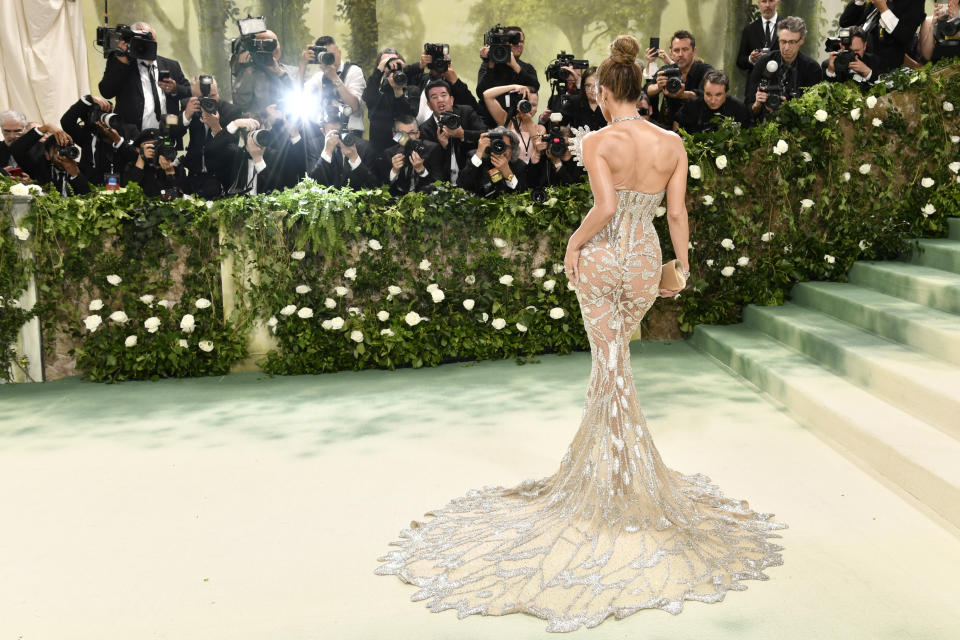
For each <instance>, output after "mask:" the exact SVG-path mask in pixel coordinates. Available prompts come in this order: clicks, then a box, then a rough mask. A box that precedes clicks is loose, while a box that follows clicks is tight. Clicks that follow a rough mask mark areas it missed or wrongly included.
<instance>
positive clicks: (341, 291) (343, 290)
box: [333, 287, 349, 298]
mask: <svg viewBox="0 0 960 640" xmlns="http://www.w3.org/2000/svg"><path fill="white" fill-rule="evenodd" d="M333 292H334V293H336V294H337V295H338V296H340V297H341V298H342V297H343V296H345V295H347V294H348V293H349V290H348V289H347V288H346V287H335V288H334V289H333Z"/></svg>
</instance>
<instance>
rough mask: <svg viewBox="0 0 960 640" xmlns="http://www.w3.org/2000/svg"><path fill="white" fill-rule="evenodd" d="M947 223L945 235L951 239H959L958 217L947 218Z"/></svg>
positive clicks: (959, 223)
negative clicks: (947, 229)
mask: <svg viewBox="0 0 960 640" xmlns="http://www.w3.org/2000/svg"><path fill="white" fill-rule="evenodd" d="M947 225H948V228H949V229H950V233H949V234H948V235H947V237H948V238H951V239H953V240H960V218H947Z"/></svg>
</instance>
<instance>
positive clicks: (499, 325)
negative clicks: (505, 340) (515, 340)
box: [490, 318, 507, 331]
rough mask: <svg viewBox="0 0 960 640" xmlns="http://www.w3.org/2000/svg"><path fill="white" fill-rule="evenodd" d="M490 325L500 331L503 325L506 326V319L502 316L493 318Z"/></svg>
mask: <svg viewBox="0 0 960 640" xmlns="http://www.w3.org/2000/svg"><path fill="white" fill-rule="evenodd" d="M490 326H491V327H493V328H494V329H496V330H497V331H500V330H501V329H503V328H504V327H505V326H507V321H506V320H504V319H503V318H494V319H493V322H491V323H490Z"/></svg>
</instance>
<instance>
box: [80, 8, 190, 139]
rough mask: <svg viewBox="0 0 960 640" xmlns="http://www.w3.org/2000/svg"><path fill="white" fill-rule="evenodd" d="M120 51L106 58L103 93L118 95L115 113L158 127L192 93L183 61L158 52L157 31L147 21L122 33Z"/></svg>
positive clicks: (125, 119)
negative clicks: (181, 64) (182, 65)
mask: <svg viewBox="0 0 960 640" xmlns="http://www.w3.org/2000/svg"><path fill="white" fill-rule="evenodd" d="M122 38H125V39H121V40H120V42H119V49H120V50H119V51H116V52H114V53H112V54H110V57H109V58H107V64H106V67H105V68H104V70H103V77H102V78H101V79H100V84H99V85H98V86H99V89H100V95H102V96H103V97H104V98H106V99H108V100H109V99H110V98H116V103H117V105H116V108H115V110H114V112H115V113H116V114H117V115H119V116H120V120H121V121H122V122H124V123H126V124H131V125H133V126H135V127H136V128H137V130H138V131H139V130H143V129H155V128H157V127H158V126H159V125H160V122H161V121H162V120H163V117H164V116H165V115H167V114H168V113H177V112H179V110H180V99H181V98H187V97H189V96H190V83H189V82H187V79H186V78H185V77H184V75H183V71H182V70H181V69H180V63H179V62H177V61H176V60H171V59H170V58H164V57H162V56H158V55H157V54H156V51H157V44H156V42H157V34H156V33H155V32H154V30H153V27H151V26H150V25H148V24H147V23H145V22H137V23H135V24H133V25H132V26H131V28H130V30H129V31H127V32H124V33H123V34H122Z"/></svg>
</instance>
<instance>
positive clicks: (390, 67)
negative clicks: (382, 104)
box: [381, 58, 409, 89]
mask: <svg viewBox="0 0 960 640" xmlns="http://www.w3.org/2000/svg"><path fill="white" fill-rule="evenodd" d="M390 76H393V82H394V83H395V84H396V85H397V86H398V87H400V88H403V87H406V86H407V82H408V81H409V79H408V78H407V74H406V73H404V71H403V60H401V59H400V58H390V59H389V60H387V64H386V65H385V66H384V68H383V84H382V86H381V89H383V88H385V87H387V86H389V83H388V82H387V78H389V77H390Z"/></svg>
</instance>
